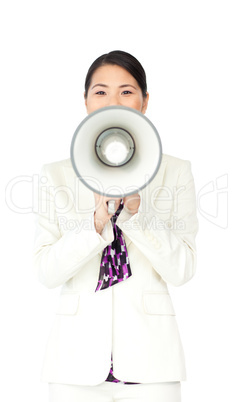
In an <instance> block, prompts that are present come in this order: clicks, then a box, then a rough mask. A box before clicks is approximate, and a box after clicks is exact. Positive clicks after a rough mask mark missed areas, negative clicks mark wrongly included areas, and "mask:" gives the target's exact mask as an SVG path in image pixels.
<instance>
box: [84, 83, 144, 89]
mask: <svg viewBox="0 0 233 402" xmlns="http://www.w3.org/2000/svg"><path fill="white" fill-rule="evenodd" d="M95 87H104V88H109V87H108V85H106V84H101V83H100V84H95V85H93V87H92V88H91V89H94V88H95ZM126 87H132V88H134V89H137V88H136V87H135V86H133V85H131V84H123V85H120V86H119V88H126Z"/></svg>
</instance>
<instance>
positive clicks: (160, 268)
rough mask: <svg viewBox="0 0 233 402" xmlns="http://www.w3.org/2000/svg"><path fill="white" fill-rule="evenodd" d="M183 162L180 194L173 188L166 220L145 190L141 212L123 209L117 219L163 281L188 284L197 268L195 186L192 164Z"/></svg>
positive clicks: (142, 194) (179, 182) (177, 189)
mask: <svg viewBox="0 0 233 402" xmlns="http://www.w3.org/2000/svg"><path fill="white" fill-rule="evenodd" d="M181 165H182V166H181V167H180V169H179V174H178V178H177V182H175V183H174V185H175V186H176V187H174V188H176V192H175V193H176V194H175V195H174V188H173V189H172V194H173V200H172V203H171V206H170V211H169V214H165V215H166V218H165V219H164V217H163V215H162V214H161V213H160V211H158V209H157V208H156V206H155V205H156V199H154V200H153V198H152V199H151V197H149V198H150V199H147V198H148V197H145V194H144V192H143V191H142V192H141V193H140V196H141V203H140V207H139V211H138V213H137V214H135V215H133V216H131V215H129V214H128V213H127V212H126V211H122V214H121V215H120V217H119V219H118V222H117V224H118V225H119V227H120V228H121V229H122V231H123V232H124V233H125V234H126V235H127V236H128V237H129V238H130V239H131V241H132V242H133V243H134V244H135V245H136V246H137V247H138V249H139V250H140V251H141V252H142V253H143V254H144V255H145V257H146V258H147V259H148V260H149V261H150V262H151V264H152V266H153V267H154V269H155V270H156V272H157V273H158V274H159V275H160V276H161V277H162V278H163V280H165V281H166V282H167V283H170V284H172V285H174V286H180V285H182V284H184V283H186V282H187V281H188V280H190V279H191V278H192V277H193V275H194V273H195V270H196V247H195V236H196V233H197V229H198V223H197V217H196V197H195V188H194V181H193V176H192V173H191V168H190V163H189V162H188V161H182V164H181ZM166 188H167V187H166ZM164 202H165V200H164ZM142 269H143V267H142Z"/></svg>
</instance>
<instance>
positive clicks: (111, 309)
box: [35, 51, 197, 402]
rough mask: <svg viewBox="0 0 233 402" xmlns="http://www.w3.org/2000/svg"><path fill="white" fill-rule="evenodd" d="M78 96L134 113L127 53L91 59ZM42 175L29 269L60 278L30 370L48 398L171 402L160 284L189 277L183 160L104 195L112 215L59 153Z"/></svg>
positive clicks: (48, 281) (188, 204)
mask: <svg viewBox="0 0 233 402" xmlns="http://www.w3.org/2000/svg"><path fill="white" fill-rule="evenodd" d="M84 97H85V104H86V109H87V113H91V112H93V111H95V110H96V109H99V108H102V107H105V106H111V105H123V106H127V107H131V108H134V109H136V110H138V111H141V113H143V114H144V113H145V112H146V109H147V105H148V100H149V95H148V92H147V84H146V75H145V72H144V69H143V68H142V66H141V64H140V63H139V62H138V60H136V59H135V58H134V57H133V56H131V55H130V54H128V53H125V52H122V51H114V52H110V53H108V54H106V55H103V56H101V57H99V58H98V59H97V60H96V61H95V62H94V63H93V64H92V65H91V67H90V69H89V71H88V73H87V77H86V82H85V94H84ZM42 175H43V176H45V177H46V180H45V179H43V184H42V185H41V189H40V211H39V213H38V216H37V233H36V242H35V267H36V271H37V273H38V276H39V280H40V281H41V282H42V283H43V284H44V285H45V286H47V287H48V288H54V287H57V286H61V285H62V288H61V295H60V304H59V306H58V309H57V312H56V318H55V322H54V324H53V327H52V331H51V335H50V338H49V342H48V346H47V350H46V356H45V361H44V367H43V372H42V380H43V381H46V382H48V383H49V390H50V401H53V402H61V401H66V402H73V401H93V400H94V401H97V402H98V401H103V402H104V401H106V402H107V401H128V400H129V399H130V400H132V401H133V400H137V401H143V402H146V401H159V402H164V401H166V402H168V401H169V402H179V401H180V381H182V380H184V379H185V366H184V357H183V350H182V345H181V341H180V337H179V333H178V329H177V324H176V320H175V312H174V309H173V306H172V302H171V299H170V296H169V293H168V289H167V283H169V284H172V285H174V286H179V285H182V284H184V283H186V282H187V281H188V280H190V279H191V278H192V276H193V275H194V272H195V264H196V252H195V235H196V232H197V219H196V207H195V191H194V183H193V177H192V174H191V170H190V163H189V162H187V161H183V160H180V159H177V158H174V157H171V156H168V155H163V158H162V162H161V165H160V169H159V172H158V173H157V175H156V177H155V178H154V179H153V181H152V182H151V183H150V184H149V185H148V186H147V187H146V188H145V189H143V190H142V191H140V192H139V194H136V195H133V196H129V197H125V198H124V199H123V200H119V199H118V200H116V203H117V208H118V211H117V213H116V214H115V215H114V216H112V215H109V214H108V205H107V203H108V201H109V199H110V198H108V197H101V196H99V195H97V194H93V193H92V191H91V190H90V189H88V188H86V187H85V186H84V185H83V184H82V183H81V182H80V181H79V180H78V179H77V177H76V175H75V173H74V171H73V168H72V165H71V162H70V160H65V161H61V162H56V163H53V164H50V165H46V166H44V167H43V170H42ZM45 182H46V184H44V183H45ZM119 242H121V245H122V247H121V251H120V253H121V257H119V256H118V257H119V260H121V261H124V262H125V264H124V272H123V268H122V263H119V260H117V261H118V265H117V263H116V259H115V257H116V255H117V254H118V253H119V249H118V248H117V247H118V244H119ZM112 256H113V257H112ZM109 258H110V260H109ZM109 261H110V262H109Z"/></svg>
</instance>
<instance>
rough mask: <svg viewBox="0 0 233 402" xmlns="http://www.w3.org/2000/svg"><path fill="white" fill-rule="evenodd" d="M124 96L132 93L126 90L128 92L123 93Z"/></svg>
mask: <svg viewBox="0 0 233 402" xmlns="http://www.w3.org/2000/svg"><path fill="white" fill-rule="evenodd" d="M122 94H123V95H130V94H132V92H131V91H127V90H126V91H123V92H122Z"/></svg>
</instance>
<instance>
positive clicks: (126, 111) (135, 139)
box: [71, 106, 162, 198]
mask: <svg viewBox="0 0 233 402" xmlns="http://www.w3.org/2000/svg"><path fill="white" fill-rule="evenodd" d="M161 158H162V145H161V140H160V137H159V134H158V132H157V130H156V128H155V127H154V125H153V124H152V123H151V121H150V120H149V119H148V118H147V117H145V116H144V115H143V114H142V113H141V112H139V111H137V110H135V109H131V108H128V107H124V106H108V107H105V108H101V109H98V110H96V111H95V112H93V113H91V114H89V115H88V116H87V117H86V118H85V119H84V120H83V121H82V122H81V123H80V124H79V126H78V127H77V129H76V130H75V133H74V135H73V139H72V143H71V162H72V165H73V168H74V171H75V173H76V174H77V176H78V177H79V178H80V180H81V181H82V182H83V183H84V184H85V185H86V186H87V187H88V188H89V189H91V190H92V191H93V192H95V193H98V194H101V195H104V196H107V197H113V198H123V197H126V196H128V195H131V194H134V193H138V191H139V190H142V189H143V188H144V187H145V186H147V185H148V184H149V183H150V181H151V180H152V179H153V178H154V177H155V175H156V173H157V172H158V170H159V167H160V163H161Z"/></svg>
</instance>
